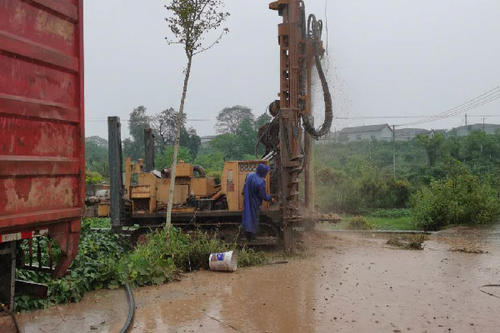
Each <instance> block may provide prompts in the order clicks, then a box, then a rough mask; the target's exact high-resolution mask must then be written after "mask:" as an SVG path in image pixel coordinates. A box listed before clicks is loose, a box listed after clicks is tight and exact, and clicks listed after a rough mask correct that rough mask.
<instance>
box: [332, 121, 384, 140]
mask: <svg viewBox="0 0 500 333" xmlns="http://www.w3.org/2000/svg"><path fill="white" fill-rule="evenodd" d="M338 140H339V142H353V141H363V140H378V141H390V140H392V128H391V127H390V126H389V125H388V124H381V125H369V126H357V127H346V128H344V129H342V130H341V131H340V132H338Z"/></svg>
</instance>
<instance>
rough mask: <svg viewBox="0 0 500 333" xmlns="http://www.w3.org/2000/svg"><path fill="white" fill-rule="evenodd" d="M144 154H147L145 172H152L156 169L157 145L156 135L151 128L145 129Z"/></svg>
mask: <svg viewBox="0 0 500 333" xmlns="http://www.w3.org/2000/svg"><path fill="white" fill-rule="evenodd" d="M144 152H145V161H144V162H145V166H146V167H145V168H144V171H145V172H151V171H153V170H154V168H155V144H154V135H153V130H152V129H151V128H145V129H144Z"/></svg>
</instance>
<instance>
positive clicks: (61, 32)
mask: <svg viewBox="0 0 500 333" xmlns="http://www.w3.org/2000/svg"><path fill="white" fill-rule="evenodd" d="M35 29H36V30H38V31H44V32H49V33H51V34H54V35H58V36H60V37H62V38H63V39H64V40H65V41H66V42H72V41H73V38H74V37H73V36H74V26H73V24H71V23H70V22H68V21H65V20H62V19H59V18H56V17H54V16H53V15H49V14H48V13H46V12H43V11H40V12H39V14H38V15H37V17H36V22H35Z"/></svg>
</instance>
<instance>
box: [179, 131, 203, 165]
mask: <svg viewBox="0 0 500 333" xmlns="http://www.w3.org/2000/svg"><path fill="white" fill-rule="evenodd" d="M180 145H181V146H183V147H186V148H187V149H188V150H189V152H190V153H191V156H193V159H194V158H196V155H198V151H199V150H200V146H201V138H200V137H199V136H198V134H197V133H196V130H195V129H194V128H192V127H191V128H189V129H187V130H186V128H185V127H182V131H181V139H180Z"/></svg>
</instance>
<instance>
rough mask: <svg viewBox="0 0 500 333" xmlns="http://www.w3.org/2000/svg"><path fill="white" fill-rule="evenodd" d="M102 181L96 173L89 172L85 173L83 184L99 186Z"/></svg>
mask: <svg viewBox="0 0 500 333" xmlns="http://www.w3.org/2000/svg"><path fill="white" fill-rule="evenodd" d="M103 181H104V178H103V177H102V176H101V174H100V173H99V172H97V171H89V170H87V171H86V172H85V184H88V185H92V184H101V183H102V182H103Z"/></svg>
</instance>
